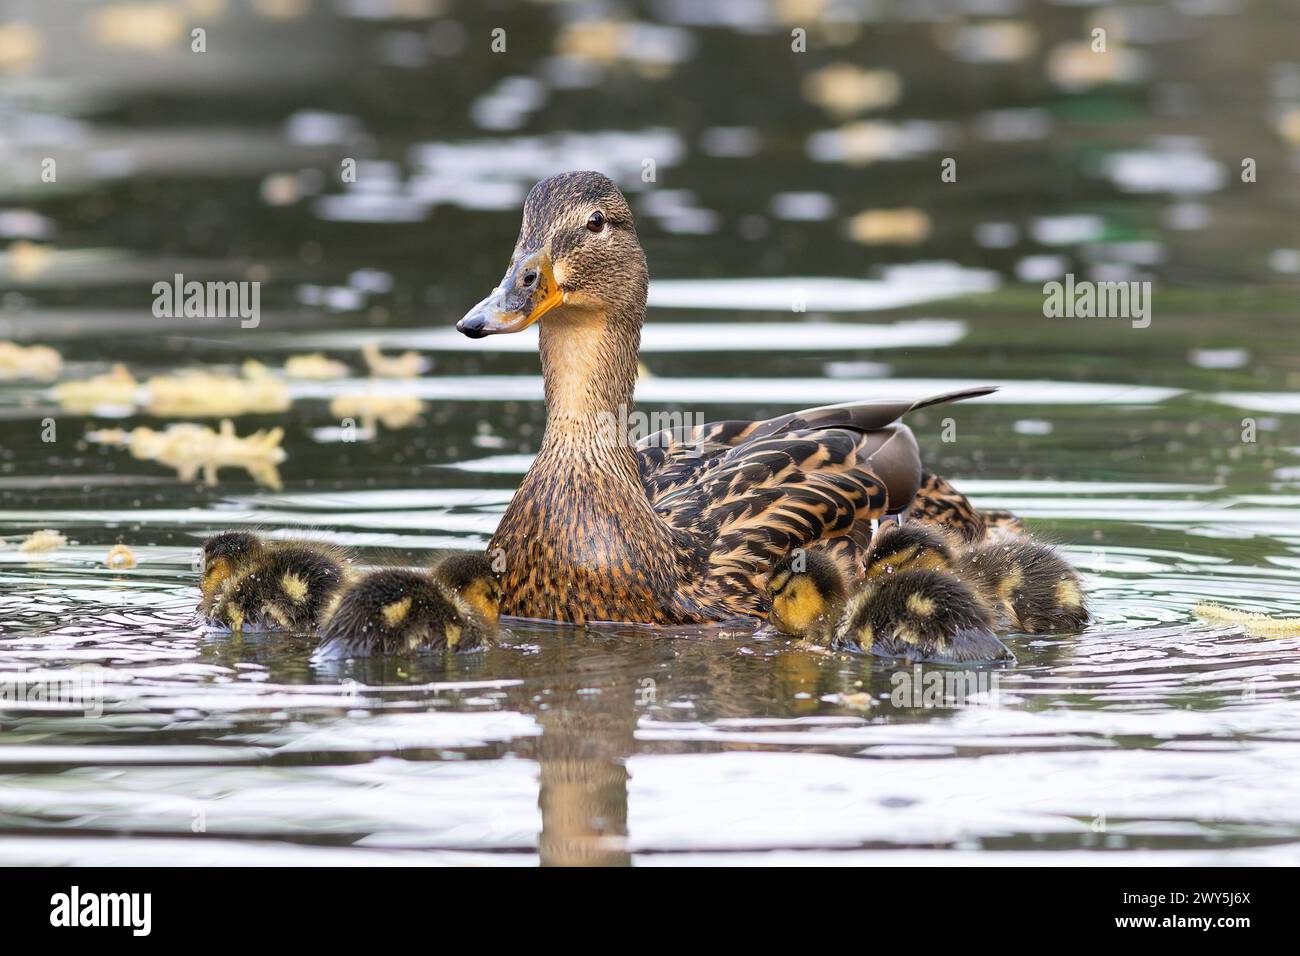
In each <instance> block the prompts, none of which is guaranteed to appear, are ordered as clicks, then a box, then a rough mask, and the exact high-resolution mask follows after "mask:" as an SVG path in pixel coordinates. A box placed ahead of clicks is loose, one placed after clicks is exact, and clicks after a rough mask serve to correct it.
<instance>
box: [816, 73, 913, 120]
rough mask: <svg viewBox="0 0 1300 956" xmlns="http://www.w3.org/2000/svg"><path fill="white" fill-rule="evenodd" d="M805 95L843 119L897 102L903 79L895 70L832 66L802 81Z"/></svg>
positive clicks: (837, 117) (828, 111) (831, 113)
mask: <svg viewBox="0 0 1300 956" xmlns="http://www.w3.org/2000/svg"><path fill="white" fill-rule="evenodd" d="M802 89H803V96H804V99H806V100H807V101H808V102H810V103H813V104H815V105H816V106H820V107H821V108H822V109H823V110H825V111H826V112H827V113H829V114H830V115H831V116H833V117H835V118H836V119H840V120H847V119H851V118H853V117H854V116H858V115H859V114H862V113H865V112H867V111H868V110H879V109H885V108H886V107H890V106H893V105H894V104H895V103H897V102H898V97H899V95H900V94H901V93H902V91H903V80H902V78H901V77H900V76H899V75H898V74H897V73H895V72H894V71H893V70H864V69H863V68H862V67H860V66H855V65H854V64H852V63H832V64H831V65H830V66H824V67H822V68H821V69H820V70H814V71H813V72H811V73H809V74H808V75H807V76H805V77H804V78H803V86H802Z"/></svg>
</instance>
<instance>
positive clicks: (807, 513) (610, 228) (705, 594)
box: [457, 172, 987, 624]
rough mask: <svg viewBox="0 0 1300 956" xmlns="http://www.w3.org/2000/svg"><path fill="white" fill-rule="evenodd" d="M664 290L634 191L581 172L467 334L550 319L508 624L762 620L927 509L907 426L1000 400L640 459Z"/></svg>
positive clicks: (733, 428)
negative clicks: (791, 587) (803, 585)
mask: <svg viewBox="0 0 1300 956" xmlns="http://www.w3.org/2000/svg"><path fill="white" fill-rule="evenodd" d="M647 285H648V272H647V269H646V262H645V255H644V253H643V252H642V250H641V245H640V243H639V241H638V240H637V236H636V231H635V228H634V226H633V222H632V213H631V210H630V209H629V208H628V205H627V202H626V201H625V200H624V198H623V196H622V194H621V193H620V192H619V190H618V188H617V187H616V186H615V185H614V183H613V182H611V181H610V180H609V179H607V178H606V177H604V176H602V175H600V174H599V173H589V172H588V173H566V174H563V175H560V176H554V177H552V178H550V179H547V180H544V181H543V182H541V183H538V184H537V186H535V187H534V188H533V190H532V191H531V192H530V193H529V195H528V199H527V201H526V202H525V204H524V212H523V224H522V228H521V230H520V234H519V239H518V242H517V243H516V245H515V251H514V254H513V256H512V258H511V263H510V267H509V269H508V270H507V273H506V277H505V278H504V279H503V280H502V283H501V285H500V286H499V287H498V288H497V289H496V290H494V292H493V293H492V294H491V295H490V296H488V298H486V299H484V300H483V301H482V302H480V303H479V304H478V305H477V306H475V307H474V309H472V310H471V311H470V312H469V313H468V314H467V315H466V316H465V317H464V318H463V319H462V320H461V321H460V323H459V324H458V326H457V327H458V328H459V329H460V330H461V331H462V332H464V333H465V334H466V335H469V336H471V337H475V338H477V337H480V336H483V335H488V334H495V333H501V332H515V331H519V330H520V329H523V328H526V327H527V326H529V325H531V324H533V323H534V322H537V321H538V320H541V319H542V317H543V315H544V316H545V318H544V320H542V321H541V326H540V333H541V334H540V337H539V338H540V352H541V360H542V372H543V377H544V379H545V384H546V407H547V425H546V433H545V436H544V438H543V440H542V447H541V450H540V452H539V453H538V456H537V459H536V461H535V462H534V463H533V466H532V468H530V469H529V472H528V474H527V475H526V476H525V477H524V480H523V482H522V484H521V485H520V487H519V490H518V491H517V492H516V494H515V496H514V498H513V500H512V501H511V503H510V505H509V507H508V508H507V510H506V513H505V515H504V517H503V518H502V520H501V523H500V525H499V527H498V528H497V531H496V534H495V535H494V536H493V539H492V542H491V544H490V546H489V547H490V549H491V550H492V551H493V552H494V553H497V554H499V555H500V556H501V557H502V558H503V560H504V571H503V572H502V574H501V580H502V587H503V592H504V599H503V604H502V607H503V610H504V611H505V613H507V614H512V615H518V616H523V617H536V618H548V619H554V620H562V621H587V620H607V621H629V622H640V623H653V624H688V623H698V622H704V621H716V620H723V619H727V618H731V617H735V616H737V615H748V616H762V615H763V614H765V613H766V611H767V607H768V598H767V593H766V590H765V588H764V584H765V581H766V577H767V574H768V569H769V568H770V567H771V566H772V564H773V563H774V562H775V561H776V560H778V559H779V558H780V557H781V556H783V555H785V554H786V553H787V552H789V551H790V550H792V549H793V548H799V547H804V546H807V545H811V544H814V543H819V542H820V543H822V544H823V546H824V548H825V550H826V552H827V553H828V554H830V555H831V556H833V557H834V559H835V560H837V561H840V562H842V565H843V567H844V569H845V570H849V569H851V568H853V567H854V566H855V561H856V560H857V559H858V558H859V557H860V555H861V552H862V549H863V548H864V547H865V545H866V543H867V542H868V541H869V539H870V525H871V521H872V519H874V518H878V517H881V516H883V515H886V514H890V513H897V512H900V511H902V510H904V509H906V508H908V507H910V506H911V505H912V503H913V499H914V498H915V495H916V492H917V489H918V487H919V486H920V484H921V466H920V459H919V454H918V451H917V447H916V442H915V440H914V439H913V437H912V434H911V432H910V431H909V430H908V429H907V427H906V426H904V425H902V424H898V423H897V419H898V417H899V416H900V415H902V414H904V413H905V412H907V411H909V410H911V409H912V408H917V407H921V406H923V405H929V404H936V403H938V402H943V401H952V400H957V399H960V398H966V397H972V396H974V395H978V394H984V392H985V391H987V390H982V389H976V390H970V391H967V392H962V393H955V394H952V395H946V396H939V397H936V398H933V399H929V400H926V401H922V402H917V403H909V402H878V403H865V404H860V405H852V406H846V407H833V408H819V409H812V410H809V411H805V412H796V413H794V414H792V415H785V416H782V417H780V418H775V419H770V420H768V421H763V422H716V423H713V424H710V425H705V426H701V427H700V428H696V429H690V430H686V431H684V432H683V433H680V434H678V433H673V432H667V433H660V434H658V435H655V436H651V437H650V438H647V439H644V440H642V441H641V442H640V443H639V444H634V443H633V442H631V441H630V440H629V438H628V435H627V432H626V429H625V428H624V427H623V426H622V425H621V424H620V423H625V422H627V421H628V417H629V415H630V413H631V410H632V407H633V406H632V392H633V388H634V386H635V384H636V373H637V350H638V348H639V345H640V336H641V324H642V321H643V319H644V315H645V300H646V289H647ZM937 480H938V481H942V479H937ZM942 491H943V501H944V503H945V508H946V509H947V510H948V511H949V512H953V516H951V517H949V518H947V519H946V520H949V521H950V522H954V523H958V522H960V520H963V519H962V517H961V516H960V515H957V514H956V512H957V511H959V510H960V511H962V513H963V514H964V515H965V516H966V517H965V520H969V521H971V522H974V523H976V524H977V525H978V532H979V534H980V535H982V533H983V525H982V524H978V522H979V516H978V512H975V511H974V509H972V508H970V506H969V503H968V502H965V499H964V498H961V496H960V495H958V494H957V493H956V492H955V491H952V490H951V488H950V487H949V486H946V484H945V485H944V486H943V488H942ZM959 504H961V505H962V508H960V509H959V508H958V505H959ZM977 536H978V535H976V534H974V533H972V537H977Z"/></svg>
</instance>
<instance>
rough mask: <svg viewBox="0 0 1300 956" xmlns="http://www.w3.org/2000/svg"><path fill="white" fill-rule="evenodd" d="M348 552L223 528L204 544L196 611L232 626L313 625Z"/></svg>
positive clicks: (343, 576)
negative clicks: (197, 608) (272, 539)
mask: <svg viewBox="0 0 1300 956" xmlns="http://www.w3.org/2000/svg"><path fill="white" fill-rule="evenodd" d="M347 566H348V559H347V556H346V555H345V554H344V553H343V552H342V551H340V550H339V549H337V548H333V547H330V546H329V545H325V544H320V543H318V542H315V541H263V540H262V539H261V538H259V537H258V536H257V535H255V534H251V533H249V532H247V531H226V532H223V533H221V534H217V535H213V536H212V537H211V538H209V539H208V540H207V541H206V542H204V544H203V575H202V578H201V579H200V583H199V590H200V592H201V594H202V598H201V599H200V601H199V612H200V613H201V614H202V615H203V616H204V617H206V618H207V619H208V620H210V621H212V622H213V623H215V624H224V625H225V626H226V627H229V628H230V629H231V630H232V631H236V632H238V631H242V630H244V629H245V628H247V629H249V630H265V629H269V628H283V629H285V630H289V631H309V630H314V629H315V628H316V626H317V624H318V623H319V622H320V620H321V618H322V616H323V614H324V612H325V610H326V609H327V608H328V607H329V605H330V603H331V602H332V601H333V599H334V598H335V595H336V594H337V593H338V592H339V590H340V589H341V588H342V587H343V585H344V583H345V582H346V580H347V574H348V572H347Z"/></svg>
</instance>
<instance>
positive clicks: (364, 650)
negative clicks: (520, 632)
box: [316, 553, 501, 659]
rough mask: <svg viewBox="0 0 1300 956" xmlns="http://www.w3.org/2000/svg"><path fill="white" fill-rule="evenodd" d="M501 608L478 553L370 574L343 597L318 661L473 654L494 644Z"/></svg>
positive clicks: (489, 568) (487, 568)
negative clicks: (415, 568)
mask: <svg viewBox="0 0 1300 956" xmlns="http://www.w3.org/2000/svg"><path fill="white" fill-rule="evenodd" d="M500 608H501V585H500V583H499V582H498V581H497V577H496V574H495V573H493V571H492V565H491V564H490V563H489V562H488V560H487V558H485V557H484V556H483V555H481V554H470V553H460V554H453V555H449V556H448V557H446V558H444V559H442V560H441V561H439V562H438V563H437V564H435V565H434V566H433V569H432V570H430V571H411V570H408V569H406V568H386V569H384V570H381V571H374V572H372V573H370V574H367V575H366V576H365V577H363V578H361V579H360V580H359V581H357V582H356V584H354V585H352V586H351V587H350V588H348V589H347V590H345V591H344V592H343V594H342V596H341V598H340V599H339V600H338V602H337V604H336V606H335V607H334V608H333V609H332V611H331V612H330V614H329V616H328V620H326V622H325V626H324V627H323V628H322V630H321V646H320V648H319V650H318V651H317V652H316V653H317V657H318V658H319V659H335V658H346V657H368V656H370V655H371V654H413V653H419V652H425V651H433V652H437V651H472V650H477V649H478V648H480V647H483V646H485V645H487V644H489V643H491V641H492V638H493V636H494V635H495V633H496V629H497V622H498V620H499V619H500V614H501V611H500Z"/></svg>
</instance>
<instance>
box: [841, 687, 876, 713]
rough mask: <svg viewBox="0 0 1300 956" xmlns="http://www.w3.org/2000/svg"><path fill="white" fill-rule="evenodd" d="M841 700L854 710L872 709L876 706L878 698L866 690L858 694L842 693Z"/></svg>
mask: <svg viewBox="0 0 1300 956" xmlns="http://www.w3.org/2000/svg"><path fill="white" fill-rule="evenodd" d="M839 702H840V703H841V704H843V705H844V706H845V707H850V708H852V709H853V710H870V709H871V708H872V707H875V706H876V699H875V698H874V697H872V696H871V695H870V694H868V693H866V692H864V691H859V692H858V693H856V694H841V695H840V700H839Z"/></svg>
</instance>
